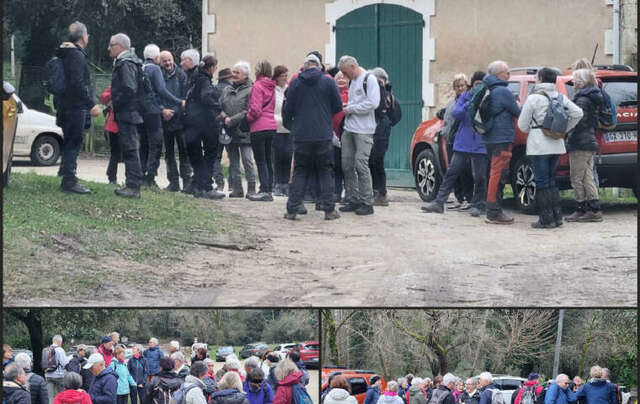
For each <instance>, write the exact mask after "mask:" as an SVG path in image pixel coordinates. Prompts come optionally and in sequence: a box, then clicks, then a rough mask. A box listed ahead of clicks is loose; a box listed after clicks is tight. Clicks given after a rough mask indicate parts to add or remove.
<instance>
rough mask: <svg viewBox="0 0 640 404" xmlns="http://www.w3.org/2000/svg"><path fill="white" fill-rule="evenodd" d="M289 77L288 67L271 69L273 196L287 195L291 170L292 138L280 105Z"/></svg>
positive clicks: (282, 101)
mask: <svg viewBox="0 0 640 404" xmlns="http://www.w3.org/2000/svg"><path fill="white" fill-rule="evenodd" d="M288 79H289V73H288V69H287V68H286V67H285V66H282V65H279V66H276V67H275V68H274V69H273V80H275V82H276V106H275V109H274V111H273V114H274V118H275V120H276V125H277V126H278V127H277V128H276V135H275V136H274V137H273V145H272V148H273V154H274V159H273V165H274V173H275V175H274V176H275V187H274V189H273V195H274V196H287V195H289V174H290V172H291V157H292V156H293V138H292V137H291V133H289V129H287V128H285V127H284V125H283V123H282V105H283V104H284V98H285V97H284V94H285V91H286V90H287V83H288Z"/></svg>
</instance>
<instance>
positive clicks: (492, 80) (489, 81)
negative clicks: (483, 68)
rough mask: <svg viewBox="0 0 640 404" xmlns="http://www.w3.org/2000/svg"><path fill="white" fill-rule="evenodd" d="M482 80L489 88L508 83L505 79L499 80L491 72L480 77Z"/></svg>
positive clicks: (504, 85)
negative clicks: (482, 77)
mask: <svg viewBox="0 0 640 404" xmlns="http://www.w3.org/2000/svg"><path fill="white" fill-rule="evenodd" d="M482 82H483V83H484V84H486V85H487V87H489V88H490V89H491V88H494V87H498V86H503V87H506V86H507V85H508V83H507V82H506V81H504V80H500V79H499V78H497V77H496V76H494V75H493V74H487V75H486V76H484V79H482Z"/></svg>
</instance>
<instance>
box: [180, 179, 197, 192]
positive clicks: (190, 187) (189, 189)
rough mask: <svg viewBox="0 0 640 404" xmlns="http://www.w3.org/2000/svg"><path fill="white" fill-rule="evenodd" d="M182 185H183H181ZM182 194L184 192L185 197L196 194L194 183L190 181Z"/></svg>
mask: <svg viewBox="0 0 640 404" xmlns="http://www.w3.org/2000/svg"><path fill="white" fill-rule="evenodd" d="M183 184H184V183H183ZM182 192H184V193H185V194H187V195H193V194H195V193H196V183H195V182H193V181H190V182H189V183H188V184H187V185H186V186H185V187H184V188H183V189H182Z"/></svg>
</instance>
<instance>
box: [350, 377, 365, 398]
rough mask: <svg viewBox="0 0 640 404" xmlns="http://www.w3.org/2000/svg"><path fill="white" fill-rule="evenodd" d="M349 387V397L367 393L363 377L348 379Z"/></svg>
mask: <svg viewBox="0 0 640 404" xmlns="http://www.w3.org/2000/svg"><path fill="white" fill-rule="evenodd" d="M349 384H350V385H351V395H352V396H355V395H356V394H362V393H366V392H367V382H366V381H365V380H364V378H363V377H352V378H350V379H349Z"/></svg>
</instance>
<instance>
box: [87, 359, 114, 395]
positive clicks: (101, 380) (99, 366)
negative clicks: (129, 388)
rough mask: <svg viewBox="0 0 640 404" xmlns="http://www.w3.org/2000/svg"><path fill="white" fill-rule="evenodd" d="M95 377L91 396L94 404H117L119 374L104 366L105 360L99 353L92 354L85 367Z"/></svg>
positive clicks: (90, 391) (90, 390)
mask: <svg viewBox="0 0 640 404" xmlns="http://www.w3.org/2000/svg"><path fill="white" fill-rule="evenodd" d="M83 368H84V369H89V370H90V371H91V374H93V375H94V376H95V379H93V383H91V387H90V388H89V396H90V397H91V402H92V403H93V404H116V401H117V394H118V393H117V392H118V374H117V373H116V372H115V371H114V370H113V369H111V368H108V367H106V366H105V364H104V358H103V357H102V355H101V354H99V353H94V354H92V355H91V356H90V357H89V359H88V360H87V363H86V364H85V365H84V366H83Z"/></svg>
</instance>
